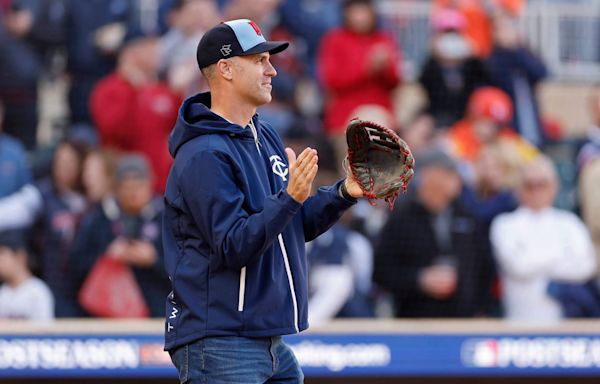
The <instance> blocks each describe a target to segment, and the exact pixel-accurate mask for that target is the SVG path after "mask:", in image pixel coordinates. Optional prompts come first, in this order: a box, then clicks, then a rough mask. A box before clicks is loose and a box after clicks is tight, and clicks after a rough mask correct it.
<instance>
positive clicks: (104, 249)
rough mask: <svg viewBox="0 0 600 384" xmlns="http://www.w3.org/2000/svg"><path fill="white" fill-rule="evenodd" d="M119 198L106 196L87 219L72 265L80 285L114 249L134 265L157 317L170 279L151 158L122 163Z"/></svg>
mask: <svg viewBox="0 0 600 384" xmlns="http://www.w3.org/2000/svg"><path fill="white" fill-rule="evenodd" d="M115 190H116V193H115V198H112V197H110V198H106V199H104V200H103V201H102V203H101V204H99V205H98V206H97V207H96V208H95V209H94V210H92V211H91V212H90V213H88V214H87V215H86V216H85V217H84V218H83V220H82V223H81V227H80V230H79V232H78V234H77V237H76V239H75V243H74V244H73V251H72V254H71V259H70V265H69V266H70V269H71V271H72V274H73V278H74V283H75V284H74V285H75V288H76V289H77V290H79V289H80V288H81V286H82V284H83V282H84V281H85V279H86V277H87V276H88V274H89V272H90V271H91V270H92V268H93V266H94V264H95V263H96V261H97V260H98V259H99V258H100V257H101V256H103V255H105V254H108V255H110V256H109V257H113V258H115V259H117V260H120V261H122V262H124V263H126V264H128V265H129V266H130V267H131V270H132V272H133V274H134V276H135V278H136V281H137V283H138V285H139V287H140V290H141V292H142V294H143V296H144V300H145V302H146V305H147V307H148V309H149V311H150V315H151V316H152V317H158V316H163V315H164V311H165V309H164V301H165V297H166V296H167V294H168V293H169V279H168V277H167V275H166V273H165V271H164V267H163V251H162V241H161V223H162V220H161V217H162V209H163V203H162V201H161V199H158V198H155V197H154V196H153V192H152V190H153V188H152V177H151V171H150V167H149V165H148V162H147V161H146V159H145V158H144V157H143V156H141V155H126V156H125V157H123V158H122V159H121V160H120V161H119V164H118V166H117V171H116V189H115Z"/></svg>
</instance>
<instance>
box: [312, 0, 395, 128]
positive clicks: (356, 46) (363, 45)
mask: <svg viewBox="0 0 600 384" xmlns="http://www.w3.org/2000/svg"><path fill="white" fill-rule="evenodd" d="M342 8H343V26H342V27H341V28H338V29H334V30H331V31H330V32H328V33H327V34H326V35H325V36H324V37H323V40H322V43H321V46H320V47H319V55H318V58H317V60H318V62H317V67H318V68H319V78H320V80H321V83H322V86H323V88H324V89H325V92H326V100H327V103H326V106H325V129H326V131H327V133H328V134H329V135H330V136H333V137H338V138H339V137H340V136H343V134H344V128H345V127H346V124H347V122H348V120H350V119H351V118H353V117H355V115H353V114H352V112H353V111H354V110H355V109H356V108H358V107H360V106H361V105H365V104H375V105H379V106H381V107H383V108H385V109H387V110H388V111H389V112H390V113H393V111H394V109H393V91H394V89H395V88H396V87H397V86H398V85H399V84H400V82H401V73H400V71H399V70H398V63H399V62H401V56H402V53H401V51H400V49H399V48H398V45H397V44H396V42H395V41H394V39H393V38H392V36H391V35H389V34H388V33H387V32H385V31H384V30H382V29H381V28H380V27H379V26H378V23H377V13H376V9H375V2H374V1H372V0H344V1H343V2H342Z"/></svg>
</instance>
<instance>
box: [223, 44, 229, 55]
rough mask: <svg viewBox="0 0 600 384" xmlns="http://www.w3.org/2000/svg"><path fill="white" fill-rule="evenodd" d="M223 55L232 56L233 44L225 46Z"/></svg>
mask: <svg viewBox="0 0 600 384" xmlns="http://www.w3.org/2000/svg"><path fill="white" fill-rule="evenodd" d="M221 54H222V55H223V56H229V55H231V44H225V45H223V46H222V47H221Z"/></svg>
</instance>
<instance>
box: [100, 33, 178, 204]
mask: <svg viewBox="0 0 600 384" xmlns="http://www.w3.org/2000/svg"><path fill="white" fill-rule="evenodd" d="M157 66H158V50H157V43H156V40H155V39H143V40H139V41H136V42H133V43H131V44H130V45H128V46H127V47H126V48H125V49H124V50H123V52H122V53H121V55H120V57H119V65H118V67H117V70H116V71H115V72H114V73H112V74H110V75H109V76H107V77H105V78H104V79H102V80H101V81H100V82H99V83H98V84H97V85H96V88H95V89H94V91H93V93H92V98H91V102H90V109H91V113H92V118H93V120H94V124H95V125H96V126H97V128H98V130H99V133H100V138H101V141H102V145H103V146H104V147H107V148H111V149H115V150H118V151H124V152H132V151H135V152H141V153H143V154H144V155H146V156H147V158H148V160H149V161H150V163H151V165H152V170H153V172H154V174H155V175H156V179H155V189H156V191H157V192H162V191H164V186H165V183H166V180H167V176H168V174H169V169H170V167H171V156H170V155H169V151H168V149H167V141H168V137H169V133H170V132H171V129H172V128H173V125H174V123H175V120H176V119H177V110H178V106H179V104H180V103H181V98H180V96H179V95H177V94H176V93H174V92H173V91H172V90H171V89H170V88H169V87H168V85H167V84H165V83H163V82H161V81H158V79H157Z"/></svg>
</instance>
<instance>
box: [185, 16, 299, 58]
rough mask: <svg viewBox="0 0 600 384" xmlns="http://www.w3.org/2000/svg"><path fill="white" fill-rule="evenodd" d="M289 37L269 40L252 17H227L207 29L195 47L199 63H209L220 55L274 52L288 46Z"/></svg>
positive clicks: (220, 56)
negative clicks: (234, 18)
mask: <svg viewBox="0 0 600 384" xmlns="http://www.w3.org/2000/svg"><path fill="white" fill-rule="evenodd" d="M289 45H290V43H288V42H287V41H267V40H266V39H265V37H264V36H263V34H262V32H261V30H260V27H259V26H258V25H256V23H255V22H254V21H252V20H248V19H238V20H231V21H225V22H222V23H221V24H219V25H217V26H215V27H213V28H211V29H210V30H209V31H207V32H206V33H205V34H204V36H202V39H200V43H198V49H197V51H196V58H197V59H198V67H200V69H202V68H205V67H208V66H209V65H211V64H214V63H216V62H217V61H219V60H221V59H228V58H230V57H234V56H246V55H254V54H256V53H263V52H269V53H270V54H272V55H274V54H276V53H279V52H281V51H283V50H284V49H286V48H287V47H288V46H289Z"/></svg>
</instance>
